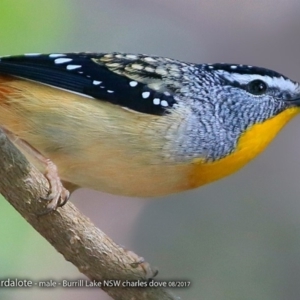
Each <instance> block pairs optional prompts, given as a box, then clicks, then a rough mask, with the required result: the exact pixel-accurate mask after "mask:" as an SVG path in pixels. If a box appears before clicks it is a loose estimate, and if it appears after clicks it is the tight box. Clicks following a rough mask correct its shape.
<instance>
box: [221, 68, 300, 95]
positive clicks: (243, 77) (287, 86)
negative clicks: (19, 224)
mask: <svg viewBox="0 0 300 300" xmlns="http://www.w3.org/2000/svg"><path fill="white" fill-rule="evenodd" d="M218 72H220V75H222V76H224V77H225V78H226V79H227V80H229V81H231V82H233V81H237V82H239V83H240V84H248V83H249V82H250V81H253V80H257V79H259V80H262V81H264V82H265V83H266V84H267V85H268V86H269V87H274V88H280V89H284V90H288V91H290V92H295V89H297V88H299V84H298V83H295V82H293V81H291V80H290V79H286V78H284V77H282V76H280V77H270V76H267V75H265V76H263V75H258V74H239V73H229V72H226V71H218Z"/></svg>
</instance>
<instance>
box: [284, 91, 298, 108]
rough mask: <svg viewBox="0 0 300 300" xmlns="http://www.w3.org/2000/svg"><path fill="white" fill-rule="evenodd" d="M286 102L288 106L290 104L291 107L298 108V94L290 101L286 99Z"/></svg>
mask: <svg viewBox="0 0 300 300" xmlns="http://www.w3.org/2000/svg"><path fill="white" fill-rule="evenodd" d="M287 102H289V103H290V104H292V105H293V106H294V105H295V106H300V92H299V94H297V95H296V96H294V97H293V98H291V99H288V100H287Z"/></svg>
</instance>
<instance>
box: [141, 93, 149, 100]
mask: <svg viewBox="0 0 300 300" xmlns="http://www.w3.org/2000/svg"><path fill="white" fill-rule="evenodd" d="M149 96H150V92H143V93H142V97H143V98H144V99H147V98H148V97H149Z"/></svg>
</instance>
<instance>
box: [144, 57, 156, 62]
mask: <svg viewBox="0 0 300 300" xmlns="http://www.w3.org/2000/svg"><path fill="white" fill-rule="evenodd" d="M144 60H145V61H147V62H155V61H156V60H155V59H154V58H152V57H150V56H147V57H145V58H144Z"/></svg>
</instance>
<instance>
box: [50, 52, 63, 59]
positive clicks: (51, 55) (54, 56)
mask: <svg viewBox="0 0 300 300" xmlns="http://www.w3.org/2000/svg"><path fill="white" fill-rule="evenodd" d="M62 56H66V54H63V53H52V54H49V57H51V58H56V57H62Z"/></svg>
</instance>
